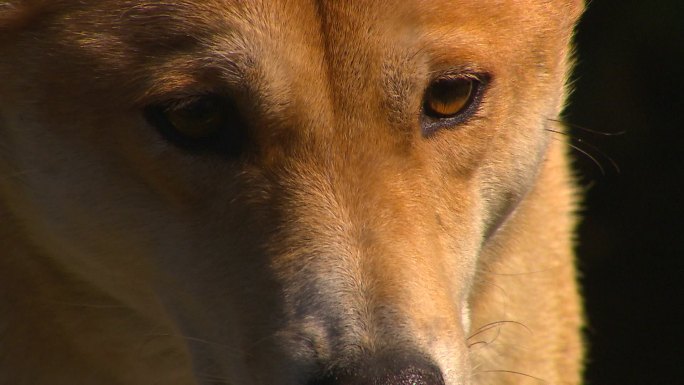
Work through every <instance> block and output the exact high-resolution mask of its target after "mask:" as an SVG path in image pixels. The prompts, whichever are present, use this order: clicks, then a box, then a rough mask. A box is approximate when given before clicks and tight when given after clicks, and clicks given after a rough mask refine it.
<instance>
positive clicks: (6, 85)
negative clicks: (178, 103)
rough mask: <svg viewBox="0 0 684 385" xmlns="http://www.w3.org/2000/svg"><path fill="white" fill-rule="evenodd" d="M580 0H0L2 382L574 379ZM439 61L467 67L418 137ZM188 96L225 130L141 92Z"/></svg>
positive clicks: (164, 97) (577, 354)
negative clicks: (414, 368)
mask: <svg viewBox="0 0 684 385" xmlns="http://www.w3.org/2000/svg"><path fill="white" fill-rule="evenodd" d="M582 7H583V5H582V3H581V2H580V1H577V0H574V1H571V0H501V1H494V0H486V1H481V0H450V1H446V0H435V1H422V0H410V1H409V0H397V1H389V0H386V1H385V0H358V1H356V0H355V1H339V0H331V1H326V0H321V1H305V0H302V1H295V0H291V1H286V0H268V1H231V0H206V1H204V0H203V1H199V0H182V1H173V2H169V1H157V0H117V1H114V0H81V1H76V0H50V1H39V0H33V1H32V0H11V1H0V78H1V79H3V80H2V81H1V82H0V244H2V250H0V384H3V385H10V384H12V385H24V384H129V385H130V384H154V383H160V384H184V385H185V384H214V383H217V384H232V385H267V384H269V385H270V384H283V385H300V384H307V383H309V384H311V383H318V382H315V379H316V378H322V376H325V374H326V373H332V372H336V371H339V370H342V371H343V372H344V373H348V374H349V375H350V376H357V374H356V373H357V372H361V371H362V369H358V368H362V367H371V369H363V370H364V371H367V372H369V373H376V372H377V373H382V370H383V369H378V370H375V369H372V368H373V367H375V366H377V367H384V366H388V365H389V364H387V363H386V362H387V361H393V362H394V361H397V362H404V361H411V360H412V357H420V359H424V360H425V361H427V362H429V363H430V365H432V366H434V367H435V368H437V369H436V371H437V372H438V373H441V374H440V375H441V377H443V381H444V384H446V385H466V384H468V385H469V384H472V385H478V384H496V385H504V384H538V383H541V381H542V380H543V381H545V383H548V384H554V385H560V384H564V385H576V384H579V383H580V373H581V356H582V347H581V341H580V326H581V310H580V304H579V298H578V294H577V287H576V284H575V270H574V266H573V255H572V236H571V234H572V229H573V227H574V217H573V209H574V204H573V202H574V201H575V199H574V190H573V188H572V181H571V178H570V176H569V172H568V162H567V158H566V155H565V152H566V146H565V144H564V143H563V140H562V137H559V136H558V135H556V134H554V132H557V131H562V128H561V127H558V126H557V125H556V124H555V123H554V122H555V120H556V119H558V117H559V114H560V112H561V110H562V107H563V103H564V99H565V92H564V90H565V83H566V79H567V76H568V72H569V67H570V62H569V58H570V56H571V50H570V42H571V36H572V30H573V27H574V24H575V22H576V20H577V18H578V17H579V14H580V13H581V11H582ZM444 73H447V74H448V73H457V74H458V73H478V74H486V75H487V77H488V81H487V82H486V86H484V87H483V91H482V92H483V94H482V95H483V96H482V100H481V102H480V103H479V104H478V105H477V108H478V109H477V111H476V112H475V113H474V115H473V116H472V117H470V118H469V119H468V120H466V121H464V122H462V123H459V124H458V125H452V126H449V127H442V128H440V129H439V130H437V131H436V132H435V133H434V134H431V135H429V136H427V135H424V134H421V119H422V118H421V114H422V113H423V112H422V111H423V110H424V104H423V99H424V97H425V90H426V88H427V87H428V86H429V84H430V82H431V81H432V79H434V78H435V77H436V76H440V74H444ZM206 94H212V95H222V97H225V98H227V99H230V100H231V101H232V102H234V103H235V106H236V107H235V108H236V109H237V110H238V111H239V114H240V116H241V119H242V121H243V122H244V127H246V128H245V129H244V130H245V134H244V135H245V138H246V139H244V142H245V143H244V146H243V147H242V148H241V151H240V153H239V156H237V157H232V158H228V159H227V158H226V157H225V156H222V154H217V153H199V154H198V153H193V152H189V151H186V150H185V149H183V148H179V147H178V146H175V145H173V144H171V143H169V141H167V140H166V139H165V138H164V137H163V136H162V135H160V134H159V132H158V130H156V129H155V128H154V127H152V125H151V124H150V123H149V122H148V121H147V120H146V119H145V117H144V113H143V111H144V110H145V108H146V107H148V106H153V105H157V104H160V103H165V102H167V101H169V100H185V99H187V98H192V97H195V96H197V95H206ZM397 357H399V358H397ZM406 365H407V366H411V365H413V364H410V363H408V364H406ZM340 368H342V369H340ZM397 370H399V371H401V370H403V369H401V368H400V369H397ZM369 376H372V375H369ZM379 376H382V374H380V375H379ZM426 378H427V377H426ZM312 381H314V382H312ZM425 381H427V380H425ZM349 383H352V382H349ZM353 383H356V382H353ZM368 383H375V382H372V381H371V380H369V381H368ZM430 384H431V385H432V384H433V383H432V382H431V383H430ZM382 385H389V382H387V383H383V384H382Z"/></svg>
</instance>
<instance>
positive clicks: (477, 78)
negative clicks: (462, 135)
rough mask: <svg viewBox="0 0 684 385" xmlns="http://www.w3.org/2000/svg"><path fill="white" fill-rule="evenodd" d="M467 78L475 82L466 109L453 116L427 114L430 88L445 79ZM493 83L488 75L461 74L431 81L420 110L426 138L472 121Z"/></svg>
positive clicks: (450, 74) (443, 76)
mask: <svg viewBox="0 0 684 385" xmlns="http://www.w3.org/2000/svg"><path fill="white" fill-rule="evenodd" d="M455 78H467V79H471V80H473V91H472V93H471V95H470V98H469V99H468V101H467V102H466V105H465V107H464V108H463V109H462V110H461V111H459V112H458V113H456V114H454V115H453V116H431V115H429V114H428V113H427V111H428V108H427V99H426V96H427V93H428V90H429V89H430V87H431V86H432V85H433V84H435V83H436V82H438V81H441V80H445V79H455ZM490 81H491V76H490V75H489V74H487V73H479V72H478V73H474V72H460V73H447V74H440V75H439V76H436V77H434V78H433V79H431V80H430V83H429V84H428V86H427V87H426V88H425V91H424V92H423V100H422V103H421V109H420V116H421V118H420V125H421V131H422V134H423V136H424V137H426V138H427V137H430V136H432V135H434V134H435V133H436V132H437V131H439V130H441V129H443V128H446V129H449V128H453V127H455V126H457V125H461V124H463V123H465V122H466V121H468V120H470V119H471V118H472V117H473V116H474V115H475V114H476V113H477V111H478V110H479V109H480V105H481V103H482V99H483V97H484V94H485V91H486V89H487V86H488V85H489V83H490Z"/></svg>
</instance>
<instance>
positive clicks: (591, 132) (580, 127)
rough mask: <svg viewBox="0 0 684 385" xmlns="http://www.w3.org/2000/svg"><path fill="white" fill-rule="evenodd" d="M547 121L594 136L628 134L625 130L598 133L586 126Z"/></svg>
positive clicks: (556, 120)
mask: <svg viewBox="0 0 684 385" xmlns="http://www.w3.org/2000/svg"><path fill="white" fill-rule="evenodd" d="M546 119H548V120H550V121H552V122H556V123H560V124H562V125H564V126H568V127H571V128H575V129H578V130H580V131H584V132H588V133H590V134H594V135H603V136H620V135H624V134H626V133H627V131H624V130H623V131H618V132H604V131H598V130H593V129H591V128H587V127H584V126H580V125H578V124H573V123H569V122H566V121H564V120H561V119H553V118H546Z"/></svg>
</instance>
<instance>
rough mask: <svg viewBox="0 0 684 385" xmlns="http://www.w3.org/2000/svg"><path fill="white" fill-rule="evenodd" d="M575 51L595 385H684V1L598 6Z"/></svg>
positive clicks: (572, 119) (573, 118)
mask: <svg viewBox="0 0 684 385" xmlns="http://www.w3.org/2000/svg"><path fill="white" fill-rule="evenodd" d="M576 42H577V49H578V66H577V69H576V72H575V77H574V79H575V86H574V87H575V92H574V94H573V95H572V97H571V103H570V105H569V107H568V109H567V110H566V115H565V118H566V120H567V122H568V123H569V124H571V125H575V127H574V128H572V130H571V134H572V136H573V137H574V141H575V144H576V145H577V146H578V147H580V148H582V149H583V150H585V151H587V152H588V153H590V154H591V155H592V156H593V157H595V158H596V160H597V162H598V163H599V164H600V165H601V167H603V168H604V169H605V170H604V172H601V170H600V167H599V166H597V165H596V164H595V163H596V162H594V161H592V160H590V159H589V157H588V156H586V155H583V154H581V153H580V152H578V151H575V158H577V160H576V166H577V169H578V175H579V179H580V184H581V186H582V188H583V191H584V196H585V198H584V204H583V209H582V212H581V216H582V218H583V220H582V222H581V224H580V228H579V235H578V242H577V243H578V246H577V251H578V254H579V266H580V270H581V274H582V276H583V278H582V284H583V287H584V292H585V298H586V299H585V301H586V308H587V318H588V327H587V340H588V342H589V355H588V359H589V361H588V367H587V374H586V379H587V384H588V385H614V384H615V385H618V384H619V385H629V384H639V385H644V384H649V385H651V384H658V385H660V384H662V385H677V384H684V332H682V330H683V329H684V231H683V230H684V188H683V187H682V181H684V96H683V93H684V1H682V0H674V1H666V0H658V1H649V0H622V1H620V0H595V1H593V2H591V3H590V4H589V6H588V9H587V12H586V14H585V15H584V17H583V19H582V21H581V23H580V25H579V29H578V34H577V38H576ZM585 128H586V129H590V130H593V131H599V132H603V133H606V134H597V133H592V132H590V131H587V130H586V129H585ZM621 132H622V134H619V135H607V134H616V133H621ZM611 159H612V160H613V161H614V162H615V163H617V165H618V167H619V172H618V171H617V170H616V169H615V167H614V166H613V165H612V164H611Z"/></svg>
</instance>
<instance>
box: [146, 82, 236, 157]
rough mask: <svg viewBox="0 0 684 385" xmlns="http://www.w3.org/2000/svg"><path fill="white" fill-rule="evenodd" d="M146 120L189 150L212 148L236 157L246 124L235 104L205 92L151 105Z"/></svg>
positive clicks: (178, 144) (170, 139) (169, 138)
mask: <svg viewBox="0 0 684 385" xmlns="http://www.w3.org/2000/svg"><path fill="white" fill-rule="evenodd" d="M144 115H145V118H146V119H147V121H148V122H149V123H150V124H151V125H152V126H154V127H155V128H157V129H158V130H159V132H160V133H161V134H162V136H164V137H165V138H166V139H167V140H169V141H170V142H172V143H173V144H175V145H177V146H179V147H181V148H183V149H185V150H189V151H212V152H218V153H221V154H223V155H228V156H231V157H235V156H237V155H239V153H240V150H241V148H242V146H243V145H244V141H245V131H246V127H245V125H244V123H243V120H242V119H241V117H240V114H239V111H238V109H237V108H236V106H235V105H234V104H233V103H232V102H231V101H229V100H226V99H224V98H222V97H220V96H215V95H205V96H198V97H191V98H188V99H183V100H178V101H171V102H167V103H163V104H157V105H151V106H148V107H146V108H145V110H144Z"/></svg>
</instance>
